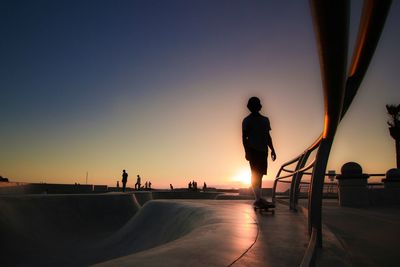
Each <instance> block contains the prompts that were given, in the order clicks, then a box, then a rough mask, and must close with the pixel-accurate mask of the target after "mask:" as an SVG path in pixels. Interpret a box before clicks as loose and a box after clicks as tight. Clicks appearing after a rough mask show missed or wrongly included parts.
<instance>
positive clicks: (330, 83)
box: [272, 0, 392, 266]
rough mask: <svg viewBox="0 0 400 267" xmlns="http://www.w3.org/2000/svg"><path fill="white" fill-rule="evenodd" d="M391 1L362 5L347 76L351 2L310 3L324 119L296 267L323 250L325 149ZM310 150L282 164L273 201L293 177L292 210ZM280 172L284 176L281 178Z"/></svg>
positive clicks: (355, 87) (355, 88) (371, 51)
mask: <svg viewBox="0 0 400 267" xmlns="http://www.w3.org/2000/svg"><path fill="white" fill-rule="evenodd" d="M391 2H392V1H391V0H365V1H364V7H363V12H362V15H361V21H360V26H359V33H358V37H357V44H356V46H355V49H354V52H353V61H352V64H351V67H350V71H349V72H348V74H346V69H347V50H348V34H349V17H350V2H349V1H347V0H340V1H339V0H337V1H323V0H310V6H311V11H312V18H313V23H314V28H315V33H316V36H317V46H318V53H319V59H320V65H321V76H322V82H323V91H324V102H325V111H324V114H325V116H324V130H323V132H322V134H321V136H320V138H318V140H317V141H316V142H314V144H313V145H311V146H310V148H313V149H314V150H315V149H317V148H318V150H317V155H316V157H315V161H313V164H312V166H311V165H309V166H307V168H308V167H310V168H308V169H311V168H313V171H312V176H311V182H310V190H309V201H308V223H309V234H310V243H309V246H308V249H307V252H306V254H305V255H304V258H303V262H302V264H301V266H311V265H313V264H314V260H313V259H314V258H315V252H316V249H317V248H320V247H322V227H321V225H322V222H321V221H322V218H321V213H322V196H323V195H322V194H323V186H324V178H325V175H326V174H325V171H326V165H327V162H328V159H329V154H330V149H331V146H332V142H333V140H334V137H335V133H336V129H337V127H338V125H339V123H340V121H341V120H342V118H343V117H344V115H345V114H346V112H347V111H348V109H349V107H350V105H351V103H352V101H353V99H354V97H355V95H356V94H357V91H358V88H359V87H360V85H361V82H362V80H363V78H364V76H365V74H366V72H367V69H368V66H369V64H370V62H371V59H372V56H373V54H374V52H375V49H376V46H377V44H378V42H379V39H380V36H381V33H382V29H383V27H384V24H385V21H386V18H387V15H388V12H389V9H390V6H391ZM314 146H315V147H314ZM310 148H308V149H306V151H305V152H303V153H302V154H300V155H299V156H297V157H295V158H294V159H292V160H290V161H288V162H286V163H284V164H283V165H282V166H281V168H280V169H279V171H278V173H277V175H276V179H275V182H274V187H273V195H272V196H273V200H275V199H276V187H277V183H278V182H279V181H282V180H283V179H288V178H290V177H291V178H292V180H291V186H290V191H289V193H290V205H289V206H290V209H296V205H297V198H298V188H299V185H300V183H301V178H302V176H303V175H304V173H305V170H304V166H305V164H306V162H307V161H308V158H309V156H310V153H311V152H312V151H310ZM292 164H296V167H295V168H294V169H290V168H288V166H290V165H292ZM308 169H307V170H308ZM282 172H286V173H288V174H286V175H281V173H282Z"/></svg>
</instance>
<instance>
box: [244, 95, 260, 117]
mask: <svg viewBox="0 0 400 267" xmlns="http://www.w3.org/2000/svg"><path fill="white" fill-rule="evenodd" d="M261 107H262V105H261V102H260V99H259V98H258V97H256V96H253V97H250V99H249V102H247V108H248V109H249V110H250V111H251V112H253V113H254V112H259V111H260V110H261Z"/></svg>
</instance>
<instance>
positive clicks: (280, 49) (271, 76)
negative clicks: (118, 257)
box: [0, 0, 400, 188]
mask: <svg viewBox="0 0 400 267" xmlns="http://www.w3.org/2000/svg"><path fill="white" fill-rule="evenodd" d="M361 4H362V1H352V17H351V31H350V34H351V36H350V41H351V42H350V50H349V51H350V54H351V53H352V47H353V43H354V40H355V37H356V33H357V32H356V31H357V28H358V19H359V16H360V12H361ZM399 25H400V1H393V4H392V7H391V10H390V13H389V17H388V19H387V22H386V25H385V29H384V32H383V34H382V37H381V40H380V43H379V45H378V48H377V51H376V53H375V55H374V58H373V60H372V63H371V65H370V68H369V70H368V72H367V75H366V77H365V79H364V81H363V83H362V85H361V88H360V90H359V92H358V95H357V96H356V99H355V101H354V102H353V105H352V106H351V107H350V109H349V111H348V113H347V115H346V117H345V118H344V119H343V121H342V123H341V124H340V126H339V129H338V132H337V136H336V139H335V143H334V146H333V150H332V154H331V158H330V161H329V166H328V168H329V169H334V170H336V171H337V172H339V171H340V167H341V166H342V165H343V164H344V163H346V162H348V161H356V162H358V163H360V164H361V165H362V167H363V169H364V171H365V172H370V173H384V172H386V170H388V169H389V168H393V167H395V144H394V141H393V139H391V137H390V136H389V132H388V129H387V124H386V121H387V119H388V116H387V114H386V109H385V105H386V104H400V90H399V89H400V88H399V87H400V86H399V84H400V51H399V47H400V27H399ZM350 59H351V55H350V56H349V60H350ZM0 92H1V95H0V103H1V104H0V137H1V138H0V175H2V176H3V177H8V178H9V179H10V180H11V181H23V182H47V183H75V182H78V183H81V184H83V183H85V177H86V172H88V173H89V183H95V184H108V185H115V184H116V181H117V180H120V179H121V172H122V170H123V169H126V170H127V172H128V173H129V180H128V186H133V184H134V182H135V181H134V178H135V176H136V175H137V174H140V175H141V176H142V179H143V181H146V180H151V182H152V184H153V186H154V187H156V188H166V187H168V186H169V184H170V183H172V184H173V185H174V186H175V187H183V186H186V185H187V183H188V182H189V181H190V180H196V181H198V183H199V184H203V182H204V181H205V182H206V183H207V184H208V185H209V186H217V187H225V188H231V187H243V186H244V184H243V183H242V182H241V181H240V180H241V179H242V178H241V177H242V173H243V172H245V171H248V169H249V167H248V163H247V161H246V160H245V158H244V152H243V148H242V143H241V122H242V119H243V118H244V117H245V116H246V115H247V114H248V110H247V108H246V103H247V100H248V98H249V97H250V96H253V95H255V96H258V97H260V98H261V101H262V103H263V109H262V113H263V114H264V115H267V116H268V117H269V119H270V121H271V126H272V131H271V135H272V138H273V141H274V145H275V148H276V153H277V160H276V161H275V162H271V161H270V168H269V171H268V176H267V178H266V179H264V180H265V182H264V186H269V185H270V182H271V181H272V179H273V178H274V176H275V174H276V172H277V169H278V168H279V167H280V165H281V164H282V163H283V162H286V161H288V160H290V159H291V158H293V157H294V156H297V155H298V154H300V153H301V152H302V151H303V150H304V149H306V148H307V147H308V146H309V145H310V144H311V143H312V142H313V141H314V140H315V139H316V138H317V137H318V136H319V134H320V133H321V131H322V126H323V99H322V85H321V78H320V69H319V62H318V56H317V49H316V42H315V35H314V32H313V26H312V22H311V15H310V8H309V3H308V1H299V0H292V1H279V0H276V1H265V0H260V1H248V0H226V1H221V0H194V1H187V0H180V1H175V0H174V1H172V0H158V1H153V0H148V1H132V0H126V1H123V0H120V1H111V0H109V1H95V0H93V1H82V0H80V1H51V0H49V1H39V0H37V1H18V0H10V1H8V0H6V1H4V0H3V1H1V2H0Z"/></svg>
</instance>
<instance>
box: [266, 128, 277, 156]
mask: <svg viewBox="0 0 400 267" xmlns="http://www.w3.org/2000/svg"><path fill="white" fill-rule="evenodd" d="M267 139H268V147H269V148H270V149H271V158H272V161H275V159H276V153H275V148H274V144H273V143H272V137H271V134H270V133H269V132H268V135H267Z"/></svg>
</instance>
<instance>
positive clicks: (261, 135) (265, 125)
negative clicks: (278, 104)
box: [242, 97, 276, 207]
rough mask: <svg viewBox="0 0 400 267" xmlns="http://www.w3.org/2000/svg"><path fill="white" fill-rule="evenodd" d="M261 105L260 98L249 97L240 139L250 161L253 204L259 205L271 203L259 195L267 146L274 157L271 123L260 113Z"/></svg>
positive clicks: (266, 163) (274, 157) (264, 172)
mask: <svg viewBox="0 0 400 267" xmlns="http://www.w3.org/2000/svg"><path fill="white" fill-rule="evenodd" d="M261 107H262V105H261V102H260V99H259V98H258V97H251V98H250V99H249V101H248V103H247V108H248V109H249V110H250V112H251V113H250V115H248V116H247V117H246V118H244V120H243V123H242V141H243V147H244V150H245V155H246V160H248V161H249V163H250V169H251V185H252V188H253V192H254V197H255V202H254V205H255V206H259V207H263V206H265V205H268V204H271V203H270V202H268V201H267V200H265V199H264V198H262V196H261V193H262V190H261V187H262V177H263V175H264V174H267V168H268V147H269V148H270V149H271V159H272V160H273V161H275V159H276V154H275V149H274V146H273V144H272V138H271V135H270V131H271V125H270V122H269V119H268V118H267V117H265V116H263V115H261V114H260V110H261Z"/></svg>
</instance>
